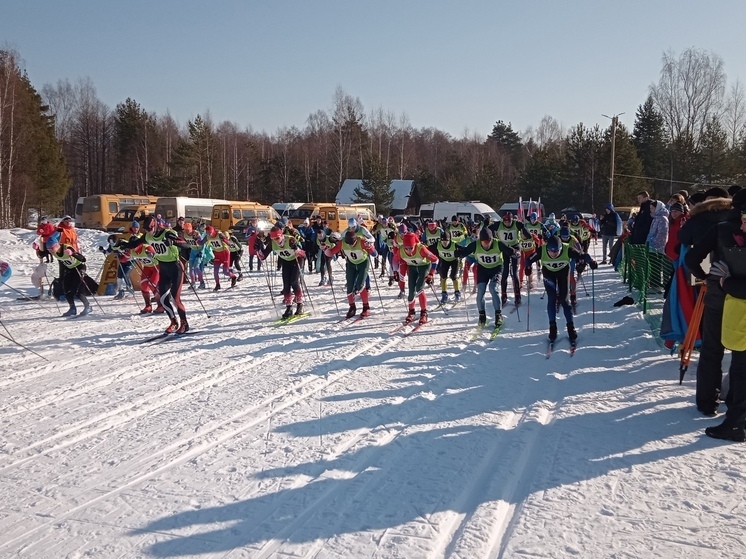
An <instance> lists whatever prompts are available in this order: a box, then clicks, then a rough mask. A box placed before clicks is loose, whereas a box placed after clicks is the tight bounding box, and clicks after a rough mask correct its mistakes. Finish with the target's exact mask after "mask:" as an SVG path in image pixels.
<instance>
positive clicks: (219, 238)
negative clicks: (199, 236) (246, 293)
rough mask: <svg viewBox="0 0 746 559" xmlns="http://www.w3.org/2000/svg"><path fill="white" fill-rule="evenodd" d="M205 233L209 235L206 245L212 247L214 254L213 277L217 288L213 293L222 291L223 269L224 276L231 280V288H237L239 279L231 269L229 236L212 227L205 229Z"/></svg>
mask: <svg viewBox="0 0 746 559" xmlns="http://www.w3.org/2000/svg"><path fill="white" fill-rule="evenodd" d="M205 233H206V234H207V237H206V239H205V243H206V244H208V245H210V248H212V254H213V257H212V265H213V277H214V278H215V288H214V289H213V291H220V270H221V268H222V270H223V275H224V276H226V277H229V278H230V279H231V287H235V286H236V280H237V279H238V278H237V277H236V274H234V273H233V270H232V269H231V251H230V247H229V245H228V235H226V234H225V233H223V232H222V231H218V230H217V229H215V228H214V227H213V226H212V225H208V226H207V227H205Z"/></svg>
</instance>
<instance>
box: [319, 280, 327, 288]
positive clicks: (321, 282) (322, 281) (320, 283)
mask: <svg viewBox="0 0 746 559" xmlns="http://www.w3.org/2000/svg"><path fill="white" fill-rule="evenodd" d="M325 283H326V278H321V281H319V287H321V286H322V285H324V284H325Z"/></svg>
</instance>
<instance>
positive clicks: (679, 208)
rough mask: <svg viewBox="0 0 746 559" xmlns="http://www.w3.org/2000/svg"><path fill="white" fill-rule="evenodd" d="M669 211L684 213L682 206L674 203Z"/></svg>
mask: <svg viewBox="0 0 746 559" xmlns="http://www.w3.org/2000/svg"><path fill="white" fill-rule="evenodd" d="M671 211H672V212H681V213H684V206H682V205H681V202H676V203H674V204H671Z"/></svg>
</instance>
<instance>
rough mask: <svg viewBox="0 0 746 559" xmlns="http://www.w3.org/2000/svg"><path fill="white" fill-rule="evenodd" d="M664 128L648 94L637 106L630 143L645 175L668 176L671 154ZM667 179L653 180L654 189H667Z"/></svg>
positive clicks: (661, 116)
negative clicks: (643, 101) (642, 102)
mask: <svg viewBox="0 0 746 559" xmlns="http://www.w3.org/2000/svg"><path fill="white" fill-rule="evenodd" d="M666 138H667V135H666V128H665V124H664V121H663V115H661V114H660V113H659V112H658V111H657V110H656V109H655V103H654V102H653V97H652V96H650V95H649V96H648V98H647V100H646V101H645V103H644V104H642V105H640V106H639V107H638V108H637V113H636V115H635V126H634V130H633V132H632V143H633V144H634V146H635V149H636V150H637V157H638V158H639V159H640V162H641V163H642V174H643V175H644V176H646V177H653V178H656V179H665V178H666V177H670V174H671V172H672V169H671V155H670V152H669V150H668V146H667V141H666ZM668 182H669V181H666V182H664V181H663V180H655V181H653V183H652V189H653V190H654V191H658V190H661V191H662V190H663V189H664V188H665V189H667V188H668V187H669V184H668Z"/></svg>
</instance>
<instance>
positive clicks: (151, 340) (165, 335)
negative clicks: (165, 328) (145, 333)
mask: <svg viewBox="0 0 746 559" xmlns="http://www.w3.org/2000/svg"><path fill="white" fill-rule="evenodd" d="M196 333H197V332H195V331H194V330H189V331H188V332H184V333H183V334H178V333H176V332H163V333H162V334H158V335H157V336H153V337H151V338H146V339H144V340H142V341H141V342H138V343H140V344H148V343H155V342H159V341H166V340H174V339H176V338H181V337H182V336H188V335H190V334H196Z"/></svg>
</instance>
